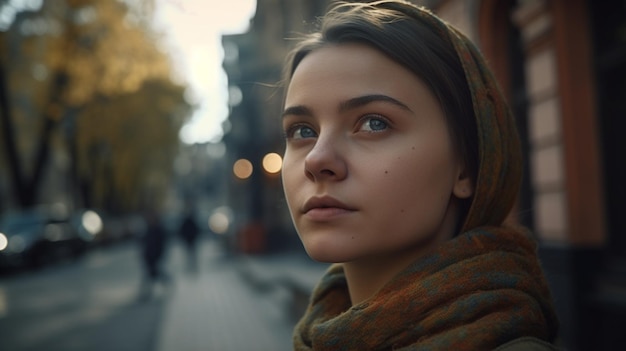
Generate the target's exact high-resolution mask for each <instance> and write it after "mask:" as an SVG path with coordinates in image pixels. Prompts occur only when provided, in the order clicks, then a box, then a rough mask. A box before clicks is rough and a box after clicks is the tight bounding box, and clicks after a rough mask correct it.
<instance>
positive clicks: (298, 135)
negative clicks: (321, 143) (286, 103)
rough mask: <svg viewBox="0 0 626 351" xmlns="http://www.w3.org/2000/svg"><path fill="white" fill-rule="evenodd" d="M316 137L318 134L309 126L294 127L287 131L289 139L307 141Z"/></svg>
mask: <svg viewBox="0 0 626 351" xmlns="http://www.w3.org/2000/svg"><path fill="white" fill-rule="evenodd" d="M315 137H317V133H315V130H313V128H311V127H309V126H307V125H294V126H292V127H291V128H289V129H288V130H287V138H288V139H306V138H315Z"/></svg>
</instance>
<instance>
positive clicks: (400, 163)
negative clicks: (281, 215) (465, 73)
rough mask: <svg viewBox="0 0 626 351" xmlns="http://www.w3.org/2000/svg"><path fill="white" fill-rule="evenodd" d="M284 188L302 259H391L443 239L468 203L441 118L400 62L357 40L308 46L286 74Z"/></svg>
mask: <svg viewBox="0 0 626 351" xmlns="http://www.w3.org/2000/svg"><path fill="white" fill-rule="evenodd" d="M283 128H284V131H285V133H286V138H287V139H286V140H287V141H286V151H285V155H284V164H283V172H282V177H283V185H284V190H285V194H286V198H287V203H288V205H289V210H290V212H291V216H292V218H293V222H294V224H295V227H296V229H297V231H298V234H299V236H300V239H301V240H302V242H303V244H304V247H305V249H306V251H307V253H308V254H309V255H310V256H311V257H312V258H313V259H316V260H319V261H324V262H352V261H358V260H367V259H376V258H390V257H391V258H393V257H394V256H395V255H399V254H402V253H406V252H415V251H416V250H417V251H419V250H420V248H423V247H425V246H426V245H429V244H432V243H433V242H437V241H440V240H445V239H447V238H449V237H450V236H452V234H453V230H454V227H455V221H456V218H455V217H456V215H455V213H454V210H453V208H454V206H453V205H452V202H451V199H452V197H453V196H456V197H459V198H463V197H469V196H470V195H471V192H472V188H471V184H470V182H469V180H468V179H467V178H465V177H463V176H462V173H463V172H462V171H463V169H462V165H461V162H460V161H459V160H458V158H457V155H456V152H455V150H454V148H453V143H452V141H451V140H450V133H449V132H448V128H447V125H446V120H445V117H444V113H443V111H442V109H441V108H440V106H439V103H438V101H437V100H436V99H435V97H434V96H433V95H432V93H431V92H430V90H429V89H428V87H427V86H426V85H425V83H424V82H422V81H421V80H420V79H419V78H418V77H416V76H415V75H414V74H413V73H411V72H410V71H409V70H407V69H405V68H404V67H403V66H401V65H399V64H397V63H395V62H394V61H392V60H390V59H389V58H387V57H386V56H385V55H383V54H382V53H380V52H379V51H377V50H375V49H373V48H370V47H368V46H365V45H361V44H343V45H336V46H327V47H324V48H321V49H317V50H315V51H313V52H312V53H310V54H309V55H307V56H306V57H305V58H304V59H303V60H302V62H301V63H300V64H299V66H298V67H297V69H296V70H295V72H294V75H293V77H292V79H291V82H290V84H289V86H288V89H287V96H286V101H285V110H284V113H283Z"/></svg>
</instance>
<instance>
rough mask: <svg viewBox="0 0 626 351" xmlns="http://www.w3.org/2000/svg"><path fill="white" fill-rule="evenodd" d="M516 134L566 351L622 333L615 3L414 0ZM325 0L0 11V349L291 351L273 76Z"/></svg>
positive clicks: (308, 272)
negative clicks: (491, 84) (514, 124)
mask: <svg viewBox="0 0 626 351" xmlns="http://www.w3.org/2000/svg"><path fill="white" fill-rule="evenodd" d="M415 2H416V3H418V4H422V5H425V6H427V7H429V8H430V9H432V10H433V11H434V12H435V13H437V14H439V15H440V16H441V17H442V18H444V19H445V20H447V21H449V22H450V23H452V24H454V25H455V26H456V27H458V28H459V29H460V30H462V31H463V32H464V33H466V35H467V36H469V37H470V38H471V39H472V40H473V41H474V42H475V43H476V44H477V45H478V47H479V48H480V49H481V50H482V51H483V53H484V54H485V56H486V58H487V59H488V61H489V63H490V64H491V67H492V68H493V71H494V73H495V74H496V77H497V79H498V80H499V82H500V84H501V86H502V88H503V90H504V91H505V93H506V95H507V96H508V97H509V100H510V102H511V108H512V110H513V112H514V114H515V116H516V118H517V120H518V125H519V129H520V132H521V136H522V140H523V145H524V149H525V156H526V158H525V177H524V183H523V189H522V192H521V193H520V196H519V201H518V206H517V208H516V210H515V212H514V214H513V215H514V217H515V218H516V219H517V220H519V221H520V222H521V223H523V224H524V225H526V226H528V227H530V228H531V229H532V230H533V233H535V235H536V237H537V240H538V242H539V244H540V255H541V258H542V261H543V264H544V268H545V269H546V272H547V274H548V278H549V281H550V284H551V288H552V290H553V294H554V298H555V302H556V305H557V310H558V313H559V316H560V319H561V323H562V328H561V334H560V339H559V343H560V345H561V346H563V347H564V348H565V349H568V350H587V349H594V350H611V349H614V348H615V346H616V345H623V343H624V341H626V336H625V335H624V333H623V332H622V328H623V327H622V326H623V325H624V322H625V321H626V318H625V317H626V225H625V224H624V221H623V220H622V218H623V217H622V215H623V213H624V210H626V186H625V185H624V183H623V182H622V180H623V179H625V178H626V162H625V161H626V141H625V140H626V138H624V137H623V135H621V133H622V131H623V130H626V126H625V120H626V85H625V84H624V82H625V81H626V1H623V0H619V1H618V0H616V1H591V0H571V1H564V0H563V1H561V0H553V1H548V0H475V1H474V0H443V1H442V0H431V1H415ZM329 3H330V1H328V0H256V1H255V0H230V1H228V2H223V1H218V0H204V1H203V0H135V1H129V0H45V1H44V0H0V349H2V350H98V349H107V350H109V349H115V350H154V349H158V350H172V349H176V350H289V349H290V333H291V328H292V327H293V324H294V323H295V320H296V318H297V316H298V315H300V314H301V313H302V309H303V306H304V305H305V303H306V299H307V298H308V294H309V292H310V290H311V289H312V287H313V284H314V283H315V281H316V280H317V279H318V278H319V276H320V275H321V274H322V273H323V270H324V269H325V268H326V266H325V265H321V264H318V263H315V262H311V261H310V260H308V258H307V257H306V255H305V254H304V252H303V250H302V247H301V245H300V243H299V241H298V239H297V235H296V234H295V232H294V229H293V227H292V224H291V221H290V218H289V214H288V211H287V208H286V204H285V201H284V197H283V195H282V188H281V184H280V169H281V155H282V150H283V138H282V135H281V128H280V119H279V116H280V111H281V99H282V93H283V92H282V90H281V89H280V85H279V82H280V79H281V71H282V67H283V60H284V57H285V55H286V53H287V51H288V50H289V48H290V47H291V41H290V38H294V37H298V35H299V34H300V33H306V32H309V31H310V30H311V29H313V28H314V27H315V18H316V17H318V16H320V15H321V14H323V13H324V10H325V9H326V8H327V6H328V4H329Z"/></svg>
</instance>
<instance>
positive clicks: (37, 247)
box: [0, 208, 88, 268]
mask: <svg viewBox="0 0 626 351" xmlns="http://www.w3.org/2000/svg"><path fill="white" fill-rule="evenodd" d="M87 245H88V241H87V240H85V238H84V237H83V236H81V235H80V233H79V232H78V231H77V230H76V229H75V228H74V227H73V226H72V224H71V223H70V220H69V218H68V216H65V215H63V214H59V213H57V212H55V211H52V210H47V209H40V208H38V209H33V210H26V211H21V212H14V213H10V214H7V215H6V216H4V217H3V218H2V219H1V220H0V267H3V268H21V267H41V266H43V265H46V264H48V263H51V262H55V261H59V260H61V259H66V258H77V257H79V256H81V255H82V254H84V253H85V252H86V250H87Z"/></svg>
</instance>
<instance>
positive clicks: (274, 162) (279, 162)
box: [263, 152, 283, 173]
mask: <svg viewBox="0 0 626 351" xmlns="http://www.w3.org/2000/svg"><path fill="white" fill-rule="evenodd" d="M282 166H283V158H282V157H280V155H279V154H277V153H274V152H272V153H269V154H267V155H265V157H263V169H264V170H265V171H266V172H267V173H278V172H280V170H281V168H282Z"/></svg>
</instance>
